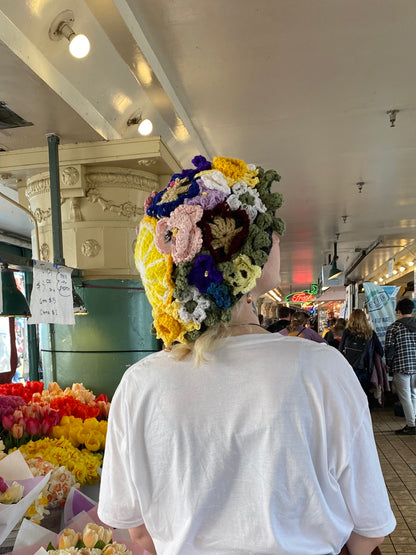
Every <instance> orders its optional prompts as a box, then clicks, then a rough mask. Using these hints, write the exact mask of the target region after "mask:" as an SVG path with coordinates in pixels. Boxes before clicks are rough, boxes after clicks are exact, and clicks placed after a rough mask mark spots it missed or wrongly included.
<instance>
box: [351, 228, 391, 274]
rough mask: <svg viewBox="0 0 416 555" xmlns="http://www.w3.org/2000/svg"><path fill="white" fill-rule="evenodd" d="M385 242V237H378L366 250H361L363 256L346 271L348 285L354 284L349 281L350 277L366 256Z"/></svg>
mask: <svg viewBox="0 0 416 555" xmlns="http://www.w3.org/2000/svg"><path fill="white" fill-rule="evenodd" d="M383 242H384V237H382V236H380V237H378V238H377V239H376V240H375V241H374V242H373V243H371V245H369V246H368V247H367V248H366V249H362V250H361V254H360V255H359V256H358V257H357V258H356V259H355V260H354V262H353V263H352V264H351V266H349V267H348V268H347V269H346V270H345V281H346V282H347V284H349V283H353V282H352V281H351V280H349V279H348V276H349V275H350V274H351V272H353V271H354V270H355V268H356V267H357V266H358V265H359V264H360V263H361V262H362V261H363V260H364V258H365V257H366V256H368V255H369V254H370V252H372V251H373V250H374V249H376V248H377V247H378V246H379V245H380V243H383Z"/></svg>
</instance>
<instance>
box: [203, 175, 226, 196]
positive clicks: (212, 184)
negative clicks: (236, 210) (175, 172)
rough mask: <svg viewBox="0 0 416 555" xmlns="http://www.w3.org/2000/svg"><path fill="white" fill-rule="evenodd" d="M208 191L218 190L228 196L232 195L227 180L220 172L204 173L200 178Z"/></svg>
mask: <svg viewBox="0 0 416 555" xmlns="http://www.w3.org/2000/svg"><path fill="white" fill-rule="evenodd" d="M198 179H200V180H201V181H202V182H203V184H204V185H205V187H207V189H216V190H217V191H222V192H223V193H225V194H226V195H229V194H230V193H231V189H230V188H229V186H228V184H227V180H226V179H225V177H224V174H223V173H222V172H220V171H219V170H214V171H212V172H210V173H204V174H202V175H200V176H199V177H198Z"/></svg>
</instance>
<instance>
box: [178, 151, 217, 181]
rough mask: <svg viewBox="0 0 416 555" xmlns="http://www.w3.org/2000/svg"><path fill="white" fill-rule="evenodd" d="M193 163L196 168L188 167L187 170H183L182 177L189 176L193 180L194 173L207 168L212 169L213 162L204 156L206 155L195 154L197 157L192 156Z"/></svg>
mask: <svg viewBox="0 0 416 555" xmlns="http://www.w3.org/2000/svg"><path fill="white" fill-rule="evenodd" d="M192 164H193V165H194V166H195V169H191V168H190V169H187V170H182V172H181V174H180V175H181V177H187V178H188V179H190V180H192V179H193V178H194V175H196V174H197V173H199V172H203V171H206V170H210V169H211V168H212V164H211V162H209V161H208V160H207V159H206V158H204V156H201V155H199V156H195V158H192Z"/></svg>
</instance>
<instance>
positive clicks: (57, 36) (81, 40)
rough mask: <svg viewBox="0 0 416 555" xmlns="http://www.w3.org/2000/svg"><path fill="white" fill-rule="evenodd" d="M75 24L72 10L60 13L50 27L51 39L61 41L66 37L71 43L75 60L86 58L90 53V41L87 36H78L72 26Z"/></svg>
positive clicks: (70, 48) (71, 51)
mask: <svg viewBox="0 0 416 555" xmlns="http://www.w3.org/2000/svg"><path fill="white" fill-rule="evenodd" d="M73 23H74V14H73V12H72V10H64V11H63V12H60V13H59V14H58V15H57V16H56V17H55V19H54V20H53V21H52V23H51V26H50V27H49V38H50V39H51V40H61V39H62V37H65V38H66V39H68V41H69V51H70V53H71V54H72V55H73V56H74V58H85V56H86V55H87V54H88V52H89V51H90V41H89V40H88V38H87V37H86V36H85V35H77V34H76V33H75V31H74V30H73V29H72V27H71V25H72V24H73Z"/></svg>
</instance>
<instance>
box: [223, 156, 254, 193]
mask: <svg viewBox="0 0 416 555" xmlns="http://www.w3.org/2000/svg"><path fill="white" fill-rule="evenodd" d="M212 167H213V168H214V169H216V170H219V171H220V172H222V173H223V174H224V175H225V177H226V179H227V183H228V185H229V186H230V187H232V186H233V185H234V183H237V182H238V181H245V182H246V183H247V185H248V186H249V187H255V186H256V185H257V183H258V182H259V178H258V177H257V174H258V170H250V169H249V168H248V167H247V164H246V163H245V162H244V161H243V160H238V159H236V158H222V157H220V156H216V157H215V158H214V160H213V161H212Z"/></svg>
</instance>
